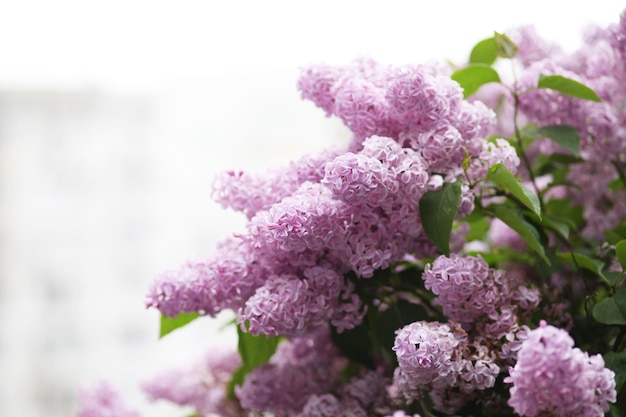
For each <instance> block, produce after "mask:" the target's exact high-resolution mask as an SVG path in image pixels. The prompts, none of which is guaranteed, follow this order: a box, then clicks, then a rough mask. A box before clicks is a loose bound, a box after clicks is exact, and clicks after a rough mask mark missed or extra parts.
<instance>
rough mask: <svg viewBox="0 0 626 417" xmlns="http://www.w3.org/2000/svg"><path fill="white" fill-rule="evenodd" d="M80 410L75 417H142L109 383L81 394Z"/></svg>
mask: <svg viewBox="0 0 626 417" xmlns="http://www.w3.org/2000/svg"><path fill="white" fill-rule="evenodd" d="M79 402H80V404H79V409H78V412H77V413H76V414H75V417H141V415H140V414H139V413H138V412H137V411H134V410H132V409H130V408H128V406H127V405H126V403H125V402H124V400H123V399H122V397H121V396H120V394H119V392H118V391H117V390H116V389H115V388H113V386H112V385H111V384H109V383H108V382H100V383H98V384H97V385H95V386H93V387H91V388H89V389H87V388H83V389H81V390H80V393H79Z"/></svg>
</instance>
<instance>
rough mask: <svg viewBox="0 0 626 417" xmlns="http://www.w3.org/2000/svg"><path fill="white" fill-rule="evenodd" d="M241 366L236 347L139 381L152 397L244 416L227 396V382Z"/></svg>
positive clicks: (200, 410) (199, 410)
mask: <svg viewBox="0 0 626 417" xmlns="http://www.w3.org/2000/svg"><path fill="white" fill-rule="evenodd" d="M240 366H241V358H240V357H239V354H238V353H237V352H236V351H233V352H218V353H215V352H211V354H209V355H206V357H205V358H203V359H202V360H201V361H200V362H199V363H197V364H194V365H193V366H191V367H189V368H187V369H172V370H169V371H163V372H161V373H159V374H157V375H155V376H154V377H152V378H151V379H149V380H147V381H145V382H143V383H142V388H143V390H144V391H145V392H146V393H147V394H148V397H149V398H150V399H151V400H152V401H156V400H167V401H171V402H173V403H175V404H178V405H182V406H191V407H193V408H194V410H195V411H196V413H197V414H199V415H206V414H210V413H215V414H218V415H220V416H223V417H243V416H245V415H246V413H245V412H244V411H243V410H242V409H241V408H240V407H239V404H238V403H237V401H236V400H235V399H231V398H228V396H227V392H226V389H227V385H228V383H229V382H230V380H231V379H232V377H233V373H234V372H235V371H236V370H237V369H238V368H239V367H240Z"/></svg>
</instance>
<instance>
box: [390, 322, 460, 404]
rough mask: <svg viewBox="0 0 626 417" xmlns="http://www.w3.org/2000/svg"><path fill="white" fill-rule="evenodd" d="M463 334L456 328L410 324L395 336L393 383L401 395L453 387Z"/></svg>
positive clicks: (447, 325) (421, 323) (449, 325)
mask: <svg viewBox="0 0 626 417" xmlns="http://www.w3.org/2000/svg"><path fill="white" fill-rule="evenodd" d="M467 342H468V337H467V333H465V331H463V329H461V327H460V326H458V325H456V324H441V323H435V322H423V321H420V322H415V323H411V324H409V325H407V326H405V327H403V328H402V329H400V330H398V331H397V332H396V339H395V344H394V346H393V350H394V352H396V357H397V358H398V368H397V369H396V375H395V379H396V381H397V382H398V388H399V389H400V391H402V392H404V393H409V394H410V393H412V392H414V391H415V390H416V389H419V388H426V387H434V388H442V387H449V386H454V385H456V382H457V379H458V376H459V372H460V370H461V368H462V366H463V364H462V357H461V355H460V353H461V349H462V347H463V345H464V344H466V343H467Z"/></svg>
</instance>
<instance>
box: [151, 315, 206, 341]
mask: <svg viewBox="0 0 626 417" xmlns="http://www.w3.org/2000/svg"><path fill="white" fill-rule="evenodd" d="M199 316H200V315H199V314H198V313H180V314H179V315H178V316H176V317H168V316H166V315H164V314H161V330H160V332H159V339H160V338H162V337H163V336H165V335H166V334H169V333H171V332H173V331H174V330H176V329H179V328H181V327H183V326H185V325H187V324H189V323H191V322H192V321H194V320H195V319H197V318H198V317H199Z"/></svg>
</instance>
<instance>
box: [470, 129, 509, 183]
mask: <svg viewBox="0 0 626 417" xmlns="http://www.w3.org/2000/svg"><path fill="white" fill-rule="evenodd" d="M496 164H503V165H504V166H505V167H506V168H507V169H508V170H509V171H511V173H512V174H513V175H515V174H516V173H517V168H518V167H519V164H520V159H519V157H518V156H517V151H516V150H515V148H514V147H513V146H511V144H509V142H508V141H506V140H504V139H501V138H497V139H496V140H495V142H483V146H482V149H481V152H480V154H479V155H478V157H477V158H475V159H473V160H472V162H471V164H470V166H469V168H468V170H467V171H468V172H467V174H468V176H469V177H470V178H471V179H472V181H478V180H481V179H484V178H486V177H487V170H488V169H489V168H490V167H492V166H494V165H496Z"/></svg>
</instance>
